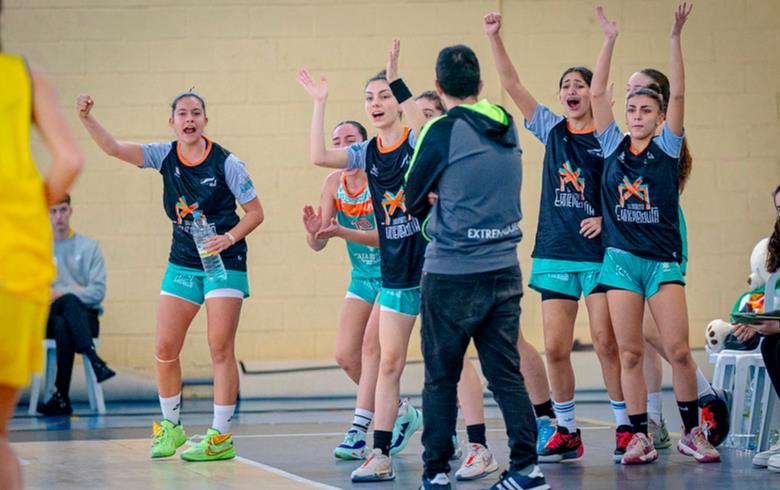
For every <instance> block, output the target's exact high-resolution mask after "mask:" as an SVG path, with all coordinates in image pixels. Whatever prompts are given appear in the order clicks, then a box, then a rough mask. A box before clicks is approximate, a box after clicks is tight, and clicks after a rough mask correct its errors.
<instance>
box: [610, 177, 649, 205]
mask: <svg viewBox="0 0 780 490" xmlns="http://www.w3.org/2000/svg"><path fill="white" fill-rule="evenodd" d="M618 192H620V207H621V208H622V207H623V206H624V205H625V202H626V201H627V200H628V198H630V197H631V196H634V197H637V198H639V199H641V200H642V202H644V203H645V209H650V189H649V188H648V186H647V184H642V177H639V178H638V179H636V180H635V181H634V183H633V184H632V183H631V182H630V181H629V180H628V177H623V183H622V184H620V185H619V186H618Z"/></svg>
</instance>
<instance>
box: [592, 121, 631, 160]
mask: <svg viewBox="0 0 780 490" xmlns="http://www.w3.org/2000/svg"><path fill="white" fill-rule="evenodd" d="M595 134H596V139H597V140H598V141H599V144H600V145H601V152H602V153H603V155H604V158H607V157H608V156H610V155H611V154H613V153H614V152H615V151H616V150H617V149H618V147H619V146H620V142H621V141H623V138H625V135H624V134H623V133H621V132H620V129H618V127H617V124H615V121H612V123H611V124H610V125H609V126H608V127H607V129H605V130H604V132H603V133H601V134H599V132H598V131H596V133H595Z"/></svg>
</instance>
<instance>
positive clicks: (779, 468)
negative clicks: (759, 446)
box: [766, 453, 780, 473]
mask: <svg viewBox="0 0 780 490" xmlns="http://www.w3.org/2000/svg"><path fill="white" fill-rule="evenodd" d="M766 469H768V470H769V471H772V472H774V473H780V453H779V454H775V455H774V456H771V457H770V458H769V461H767V462H766Z"/></svg>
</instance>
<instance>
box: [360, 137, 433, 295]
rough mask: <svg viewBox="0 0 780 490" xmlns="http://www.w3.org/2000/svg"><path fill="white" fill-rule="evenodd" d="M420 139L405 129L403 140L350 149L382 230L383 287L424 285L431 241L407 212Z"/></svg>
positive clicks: (370, 142) (375, 141) (367, 143)
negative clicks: (409, 173)
mask: <svg viewBox="0 0 780 490" xmlns="http://www.w3.org/2000/svg"><path fill="white" fill-rule="evenodd" d="M415 142H416V137H415V135H414V133H412V132H411V131H409V129H408V128H407V129H405V131H404V135H403V137H402V138H401V140H400V141H399V142H398V143H396V144H395V145H394V146H392V147H383V146H382V143H381V141H379V138H377V137H373V138H371V139H370V140H368V141H364V142H363V143H355V144H354V145H352V146H350V147H349V148H347V156H348V159H349V168H357V169H361V170H365V171H366V174H367V175H368V188H369V190H370V191H371V199H372V201H373V205H374V216H375V217H376V226H377V230H378V231H379V254H380V256H381V269H382V286H383V287H385V288H390V289H407V288H416V287H419V286H420V278H421V277H422V265H423V260H424V258H425V257H424V256H425V246H426V245H427V242H426V241H425V239H424V238H423V236H422V234H421V233H420V230H421V227H420V222H419V221H417V218H415V217H414V216H412V215H411V214H410V213H409V211H408V210H407V204H406V190H405V188H404V175H405V174H406V170H407V168H408V167H409V162H410V161H411V159H412V153H413V152H414V145H415Z"/></svg>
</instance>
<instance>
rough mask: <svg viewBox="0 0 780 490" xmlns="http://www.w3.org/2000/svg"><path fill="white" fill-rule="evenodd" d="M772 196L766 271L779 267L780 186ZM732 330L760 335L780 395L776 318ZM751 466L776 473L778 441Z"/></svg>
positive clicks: (744, 337) (778, 324) (740, 335)
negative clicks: (772, 220) (773, 210)
mask: <svg viewBox="0 0 780 490" xmlns="http://www.w3.org/2000/svg"><path fill="white" fill-rule="evenodd" d="M774 199H775V207H776V208H777V211H778V217H777V220H776V221H775V229H774V231H773V232H772V236H771V238H770V239H769V244H768V246H767V249H768V250H767V260H766V268H767V270H769V271H777V270H780V186H778V188H777V189H775V192H774ZM775 309H776V308H775ZM767 313H769V312H767ZM733 333H734V335H735V336H737V338H739V339H740V340H742V341H745V340H747V339H750V338H752V337H753V336H755V335H756V334H758V335H762V336H763V337H764V340H763V342H761V356H762V357H763V358H764V365H765V366H766V372H767V374H768V375H769V379H771V380H772V387H773V388H774V389H775V393H777V394H778V396H780V321H777V320H773V321H764V322H760V323H754V324H750V325H742V324H740V325H735V326H734V330H733ZM753 465H754V466H758V467H766V468H768V469H769V470H770V471H774V472H777V473H780V442H777V443H776V444H774V445H773V446H771V447H770V448H769V449H768V450H767V451H762V452H760V453H758V454H756V455H755V456H754V457H753Z"/></svg>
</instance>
